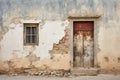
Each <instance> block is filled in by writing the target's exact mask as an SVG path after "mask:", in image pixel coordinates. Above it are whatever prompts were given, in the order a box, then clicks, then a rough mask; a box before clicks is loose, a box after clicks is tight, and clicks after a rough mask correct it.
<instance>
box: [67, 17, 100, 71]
mask: <svg viewBox="0 0 120 80" xmlns="http://www.w3.org/2000/svg"><path fill="white" fill-rule="evenodd" d="M99 17H100V16H92V17H71V16H70V17H68V20H69V22H70V23H69V24H70V50H71V51H70V52H71V54H70V56H71V70H72V69H73V68H74V66H73V62H74V61H73V58H74V56H73V55H74V52H73V36H74V35H73V27H74V22H75V21H93V22H94V24H93V25H94V31H93V36H94V47H93V48H94V51H93V53H94V67H93V68H97V67H98V62H97V45H96V42H97V41H96V39H97V36H96V32H97V30H96V26H97V22H98V19H99Z"/></svg>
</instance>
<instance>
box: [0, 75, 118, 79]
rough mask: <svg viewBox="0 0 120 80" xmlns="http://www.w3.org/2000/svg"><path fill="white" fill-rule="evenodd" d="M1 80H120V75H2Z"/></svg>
mask: <svg viewBox="0 0 120 80" xmlns="http://www.w3.org/2000/svg"><path fill="white" fill-rule="evenodd" d="M0 80H120V75H104V74H100V75H98V76H78V77H75V76H71V77H41V76H23V75H18V76H10V75H0Z"/></svg>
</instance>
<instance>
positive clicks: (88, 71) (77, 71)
mask: <svg viewBox="0 0 120 80" xmlns="http://www.w3.org/2000/svg"><path fill="white" fill-rule="evenodd" d="M71 73H72V74H73V75H91V76H94V75H97V74H98V73H99V68H94V67H91V68H82V67H74V68H73V69H71Z"/></svg>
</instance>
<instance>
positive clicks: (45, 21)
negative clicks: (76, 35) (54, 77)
mask: <svg viewBox="0 0 120 80" xmlns="http://www.w3.org/2000/svg"><path fill="white" fill-rule="evenodd" d="M119 13H120V0H65V1H64V0H31V1H29V0H0V65H1V70H6V71H11V70H13V69H20V68H33V67H35V68H37V69H42V70H45V69H48V70H49V69H50V70H58V69H59V70H61V69H62V70H69V69H70V65H71V64H70V58H71V57H70V56H71V50H70V47H69V46H70V43H69V41H70V34H71V33H70V30H71V28H70V25H69V20H67V17H68V16H77V17H79V16H84V17H85V16H96V15H99V16H100V19H99V20H98V21H96V22H97V23H96V27H95V34H94V35H95V52H96V55H97V63H98V66H99V67H100V68H101V69H104V70H107V69H108V70H111V69H112V70H114V69H117V70H120V68H119V67H120V54H119V53H120V45H119V41H120V36H119V34H120V15H119ZM25 22H29V23H35V22H37V23H39V24H40V25H39V45H38V46H24V45H23V23H25ZM68 33H69V34H68ZM3 64H5V65H3ZM2 66H3V67H2ZM11 68H13V69H11Z"/></svg>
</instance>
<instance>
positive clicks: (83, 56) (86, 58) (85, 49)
mask: <svg viewBox="0 0 120 80" xmlns="http://www.w3.org/2000/svg"><path fill="white" fill-rule="evenodd" d="M73 29H74V30H73V32H74V33H73V35H74V36H73V51H74V52H73V53H74V58H73V59H74V60H73V62H74V67H93V65H94V46H93V44H94V36H93V33H94V22H93V21H76V22H74V25H73Z"/></svg>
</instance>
